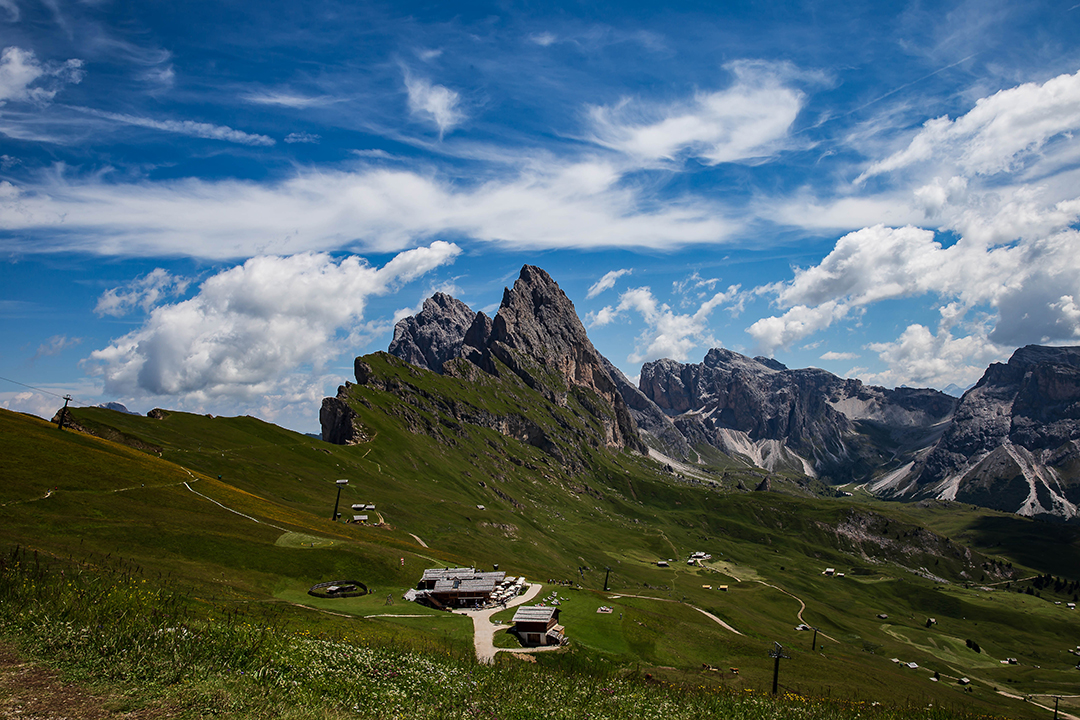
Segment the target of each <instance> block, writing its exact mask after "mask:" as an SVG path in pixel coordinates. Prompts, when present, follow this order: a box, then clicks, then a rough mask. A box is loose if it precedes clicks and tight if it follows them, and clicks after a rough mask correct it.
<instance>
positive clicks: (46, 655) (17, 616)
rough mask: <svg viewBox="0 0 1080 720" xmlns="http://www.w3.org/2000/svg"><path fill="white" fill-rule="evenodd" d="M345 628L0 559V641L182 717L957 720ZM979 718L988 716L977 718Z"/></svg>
mask: <svg viewBox="0 0 1080 720" xmlns="http://www.w3.org/2000/svg"><path fill="white" fill-rule="evenodd" d="M348 628H350V629H348V630H347V631H344V632H343V631H341V630H340V629H339V630H338V631H336V632H334V633H332V634H331V633H325V632H324V633H312V632H311V631H310V630H307V629H303V628H301V627H299V626H298V625H297V624H296V623H295V622H294V621H291V620H290V619H289V618H287V617H286V616H285V615H284V613H282V612H273V611H271V612H267V611H256V612H244V611H237V610H225V609H223V608H219V607H213V606H206V605H205V604H202V603H200V602H198V601H197V599H196V598H194V597H190V596H187V595H184V594H182V593H180V592H177V591H176V590H175V589H174V588H170V587H164V586H157V585H155V584H154V583H153V582H151V581H149V580H147V579H146V578H143V577H141V576H140V574H139V573H138V572H137V570H136V569H135V568H134V566H131V565H127V564H125V563H124V562H123V561H119V562H116V563H115V564H114V565H113V566H112V567H110V568H109V569H107V570H102V569H101V568H97V569H90V568H87V567H81V566H77V565H65V566H61V565H59V564H55V563H51V562H46V561H45V560H44V559H42V558H39V557H37V556H36V555H30V554H28V553H26V552H25V551H21V550H19V549H16V550H14V551H9V552H6V553H5V554H4V555H3V557H2V558H0V638H3V639H5V640H6V641H8V642H12V643H14V644H16V645H17V646H18V647H19V648H20V649H21V651H22V652H24V653H27V654H28V655H30V656H31V657H33V658H35V659H37V660H39V661H45V662H48V663H50V664H53V665H55V666H56V667H57V668H58V669H60V670H61V671H63V672H64V673H65V674H66V676H67V677H68V678H69V679H70V680H73V681H75V682H79V683H84V684H90V683H98V684H99V685H104V687H105V688H107V689H108V690H110V691H112V692H117V693H120V694H121V695H123V696H125V697H126V698H127V699H128V700H129V701H130V702H131V704H132V706H147V705H151V706H152V705H165V706H167V707H168V708H169V709H170V711H173V712H175V713H176V714H177V715H179V716H181V717H203V716H206V715H217V716H220V717H227V718H244V717H256V716H265V715H268V714H270V715H272V716H276V717H284V718H339V717H365V718H397V717H409V718H470V719H471V718H476V717H490V718H502V719H503V720H517V719H520V720H526V719H528V720H532V719H533V718H539V717H543V718H567V719H570V718H574V719H575V720H577V719H578V718H585V717H588V718H612V719H617V718H635V720H636V719H638V718H646V719H647V718H657V719H658V720H661V719H662V720H672V719H677V718H694V719H695V720H696V719H698V718H724V719H725V720H765V719H767V718H796V717H797V718H806V719H807V720H847V719H848V718H856V717H872V718H882V719H883V720H890V719H892V718H913V717H919V718H935V719H940V720H954V719H956V720H967V719H969V718H974V717H977V716H974V715H971V714H967V713H964V712H963V711H961V710H956V709H952V708H942V707H930V708H910V707H908V708H902V709H890V708H884V707H874V706H872V705H868V704H863V703H843V702H835V701H825V700H822V699H814V698H805V697H800V696H797V695H784V696H781V697H778V698H773V697H771V696H767V695H761V694H757V693H742V694H734V693H731V692H728V691H724V690H715V689H706V688H703V687H699V688H694V687H678V688H676V687H672V686H668V685H665V684H663V683H659V682H656V681H653V680H651V679H650V678H648V676H640V675H638V674H636V673H632V672H617V671H611V670H603V669H598V668H596V667H595V666H594V665H592V664H590V663H589V662H588V661H587V660H584V661H581V662H577V661H575V659H574V656H573V655H571V656H569V657H567V658H564V661H565V662H564V663H563V668H562V669H560V670H553V669H550V668H545V667H543V666H541V665H533V664H530V663H525V662H522V661H520V660H516V659H511V658H506V659H502V660H501V662H500V663H499V664H497V665H494V666H484V665H478V664H476V663H475V661H473V660H472V658H471V657H466V656H462V655H460V654H456V653H455V652H453V651H448V650H446V649H445V648H444V649H435V650H430V651H422V650H420V649H419V648H410V647H393V646H390V645H388V644H385V641H380V640H378V637H379V636H374V638H375V639H374V640H372V638H364V633H363V628H364V623H363V622H353V623H350V624H349V626H348ZM984 717H985V716H984Z"/></svg>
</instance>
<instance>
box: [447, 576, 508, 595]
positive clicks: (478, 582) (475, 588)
mask: <svg viewBox="0 0 1080 720" xmlns="http://www.w3.org/2000/svg"><path fill="white" fill-rule="evenodd" d="M494 590H495V582H494V581H492V580H485V579H484V578H469V579H465V580H458V579H447V580H437V581H436V582H435V587H434V588H432V591H433V592H437V593H443V592H454V591H457V592H479V593H491V592H492V591H494Z"/></svg>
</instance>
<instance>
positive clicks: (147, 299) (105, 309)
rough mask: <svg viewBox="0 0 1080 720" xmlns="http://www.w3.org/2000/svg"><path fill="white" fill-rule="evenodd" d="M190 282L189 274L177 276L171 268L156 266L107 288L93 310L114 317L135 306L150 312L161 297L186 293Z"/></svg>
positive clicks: (120, 315)
mask: <svg viewBox="0 0 1080 720" xmlns="http://www.w3.org/2000/svg"><path fill="white" fill-rule="evenodd" d="M190 284H191V280H190V279H188V278H180V277H176V276H174V275H172V274H171V273H169V271H168V270H163V269H162V268H155V269H154V270H152V271H151V272H149V273H147V274H146V275H144V276H142V277H140V278H136V279H134V280H132V281H131V282H129V283H126V284H125V285H124V286H123V287H118V288H109V289H108V290H106V291H105V292H104V293H102V294H101V297H99V298H98V302H97V306H95V307H94V312H95V313H97V314H98V315H111V316H113V317H122V316H123V315H126V314H127V313H129V312H131V310H132V309H134V308H136V307H138V308H142V310H143V312H150V309H151V308H152V307H154V306H155V305H157V304H158V303H159V302H160V301H161V300H163V299H165V298H168V297H176V296H179V295H183V294H184V293H185V292H187V289H188V286H189V285H190Z"/></svg>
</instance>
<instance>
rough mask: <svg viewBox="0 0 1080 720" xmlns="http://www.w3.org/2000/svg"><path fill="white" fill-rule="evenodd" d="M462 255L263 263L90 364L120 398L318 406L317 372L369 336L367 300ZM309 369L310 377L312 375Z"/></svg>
mask: <svg viewBox="0 0 1080 720" xmlns="http://www.w3.org/2000/svg"><path fill="white" fill-rule="evenodd" d="M459 252H460V250H459V248H458V247H457V246H456V245H453V244H451V243H446V242H441V241H440V242H434V243H432V244H431V245H430V246H428V247H421V248H416V249H413V250H407V251H405V252H403V253H400V254H399V255H397V256H396V257H395V258H394V259H392V260H391V261H390V262H388V263H387V264H386V265H385V266H383V267H382V268H375V267H371V266H369V265H368V264H367V263H366V262H365V261H364V260H363V259H362V258H359V257H357V256H349V257H346V258H343V259H341V260H340V261H338V260H335V259H334V258H332V257H331V256H329V255H326V254H323V253H303V254H299V255H293V256H289V257H278V256H262V257H255V258H252V259H250V260H248V261H247V262H245V263H244V264H243V265H238V266H236V267H233V268H230V269H228V270H225V271H223V272H221V273H218V274H217V275H214V276H213V277H211V278H209V279H208V280H206V281H205V282H203V283H202V285H201V286H200V287H199V291H198V293H197V294H196V295H195V296H194V297H192V298H190V299H188V300H184V301H182V302H179V303H175V304H170V305H161V306H158V307H156V308H154V309H153V310H152V311H151V312H150V316H149V317H148V318H147V320H146V321H145V322H144V323H143V325H142V327H140V328H138V329H137V330H134V331H132V332H130V333H128V334H127V335H124V336H123V337H121V338H118V339H116V340H114V341H113V342H112V343H111V344H110V345H109V346H108V347H106V348H103V349H101V350H96V351H94V352H93V353H91V354H90V357H89V358H88V359H87V361H86V365H87V367H88V369H89V371H90V372H91V374H92V375H94V376H99V377H101V378H102V379H103V381H104V386H105V392H106V394H108V395H113V396H120V397H169V398H173V399H176V400H179V401H180V403H181V404H182V405H183V404H186V405H188V406H192V405H200V404H206V403H213V402H214V401H215V400H216V399H218V398H229V399H232V400H235V401H240V402H247V403H262V404H265V403H267V402H270V401H268V400H266V398H277V400H276V401H274V402H277V403H292V402H300V401H302V400H304V399H305V398H309V399H314V402H317V397H318V396H319V394H320V393H321V392H322V386H323V380H322V378H320V377H318V376H317V375H315V373H318V371H319V369H320V368H322V367H324V366H325V365H326V363H327V362H328V361H329V360H331V359H332V358H334V357H336V356H337V355H338V354H340V353H341V352H342V351H343V350H344V349H345V348H346V347H347V346H348V345H349V344H350V343H355V342H357V339H358V338H359V337H360V335H361V334H363V332H364V331H365V325H364V323H363V317H364V309H365V307H366V304H367V299H368V297H370V296H372V295H380V294H385V293H387V292H389V291H390V290H392V289H394V288H396V287H398V286H399V285H401V284H402V283H405V282H408V281H409V280H412V279H415V278H417V277H419V276H420V275H422V274H424V273H426V272H428V271H430V270H432V269H434V268H436V267H438V266H440V265H443V264H445V263H448V262H451V261H452V260H453V259H454V258H455V257H456V256H457V255H458V253H459ZM303 368H311V369H312V372H311V373H309V374H308V376H307V377H304V372H303ZM290 398H292V399H291V400H290ZM274 402H270V405H273V404H274ZM260 408H261V409H260V411H261V412H272V407H269V406H268V407H267V408H262V406H261V405H260Z"/></svg>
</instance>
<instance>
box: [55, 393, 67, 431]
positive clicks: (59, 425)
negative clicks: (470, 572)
mask: <svg viewBox="0 0 1080 720" xmlns="http://www.w3.org/2000/svg"><path fill="white" fill-rule="evenodd" d="M69 402H71V396H70V395H65V396H64V407H63V408H61V409H60V418H59V419H58V420H57V421H56V429H57V430H63V429H64V418H66V417H67V406H68V403H69Z"/></svg>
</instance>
